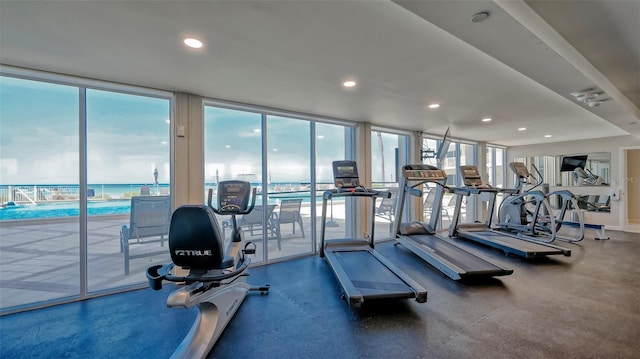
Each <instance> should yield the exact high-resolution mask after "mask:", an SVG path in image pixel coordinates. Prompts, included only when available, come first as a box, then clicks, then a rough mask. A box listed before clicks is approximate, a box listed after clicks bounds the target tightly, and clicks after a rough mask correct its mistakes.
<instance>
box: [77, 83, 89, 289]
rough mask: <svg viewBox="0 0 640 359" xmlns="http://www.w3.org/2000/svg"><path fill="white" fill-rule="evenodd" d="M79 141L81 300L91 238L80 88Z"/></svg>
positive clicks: (84, 107) (83, 92)
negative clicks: (88, 222)
mask: <svg viewBox="0 0 640 359" xmlns="http://www.w3.org/2000/svg"><path fill="white" fill-rule="evenodd" d="M78 104H79V107H80V108H79V111H78V112H79V115H78V117H79V118H78V129H79V131H78V140H79V141H80V143H79V146H80V147H79V154H80V158H79V162H80V166H79V168H78V171H79V172H78V177H79V182H80V186H79V187H80V190H79V198H78V202H79V203H80V233H79V234H80V248H79V250H80V298H85V297H86V296H87V292H88V286H89V276H88V273H87V270H88V265H87V261H88V258H87V256H88V253H89V251H88V243H87V242H88V241H87V238H88V236H89V232H88V225H87V220H88V216H87V89H86V88H85V87H80V88H79V89H78Z"/></svg>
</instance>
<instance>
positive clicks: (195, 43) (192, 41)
mask: <svg viewBox="0 0 640 359" xmlns="http://www.w3.org/2000/svg"><path fill="white" fill-rule="evenodd" d="M184 44H185V45H187V46H189V47H192V48H194V49H199V48H201V47H202V41H200V40H198V39H194V38H191V37H189V38H186V39H184Z"/></svg>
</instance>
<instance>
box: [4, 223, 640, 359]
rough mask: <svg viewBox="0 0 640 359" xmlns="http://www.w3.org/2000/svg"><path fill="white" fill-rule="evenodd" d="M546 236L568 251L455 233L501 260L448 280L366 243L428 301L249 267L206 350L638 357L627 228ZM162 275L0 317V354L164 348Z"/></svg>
mask: <svg viewBox="0 0 640 359" xmlns="http://www.w3.org/2000/svg"><path fill="white" fill-rule="evenodd" d="M607 234H608V235H610V236H611V240H600V241H596V240H594V239H593V238H592V237H591V238H586V239H585V240H584V241H583V242H581V243H579V244H566V243H558V244H559V245H562V246H565V247H567V248H570V249H571V250H572V256H571V257H564V256H550V257H548V258H542V259H535V260H524V259H520V258H517V257H507V256H505V255H504V254H503V253H502V252H500V251H498V250H495V249H492V248H488V247H483V246H481V245H478V244H474V243H470V242H466V241H458V242H459V243H460V245H461V246H463V247H465V248H468V249H471V250H473V251H475V252H477V253H479V254H481V255H483V256H484V257H486V258H489V259H491V260H492V261H494V262H496V263H498V264H500V265H502V266H504V267H508V268H512V269H514V273H513V274H512V275H510V276H505V277H497V278H492V279H485V280H477V281H474V282H456V281H452V280H450V279H449V278H448V277H446V276H444V275H443V274H441V273H440V272H439V271H437V270H435V269H433V268H431V267H430V266H429V265H427V264H426V263H425V262H423V261H422V260H421V259H419V258H418V257H417V256H415V255H414V254H412V253H411V252H409V251H408V250H406V249H405V248H403V247H402V246H394V244H393V242H387V243H382V244H380V245H378V246H377V250H378V251H379V252H380V253H382V254H383V255H384V256H386V257H387V258H389V259H390V260H391V261H393V262H394V263H395V264H396V265H397V266H398V267H400V268H401V269H402V270H403V271H405V272H406V273H407V274H409V275H410V276H411V277H413V278H414V279H415V280H416V281H418V282H419V283H420V284H421V285H423V286H424V287H426V288H427V290H428V292H429V293H428V301H427V302H426V303H417V302H415V301H414V300H387V301H379V302H369V303H366V304H367V305H365V306H364V307H363V308H360V309H350V308H349V307H348V306H347V304H346V302H345V301H344V300H342V299H341V295H340V294H341V289H340V287H339V285H338V282H337V281H336V280H335V278H334V276H333V273H332V271H331V269H330V268H329V266H328V265H327V263H325V262H324V260H323V259H321V258H319V257H317V256H314V257H308V258H302V259H297V260H293V261H288V262H283V263H278V264H273V265H269V266H262V267H255V268H251V269H250V270H249V272H250V273H251V276H250V277H249V280H248V281H249V282H250V283H251V284H255V285H259V284H265V283H269V284H270V285H271V291H270V293H269V294H268V295H259V294H250V295H249V296H248V297H247V298H246V300H245V301H244V303H243V305H242V306H241V307H240V309H239V310H238V312H237V313H236V315H235V317H234V318H233V320H232V321H231V322H230V324H229V326H228V327H227V329H226V330H225V332H224V333H223V334H222V336H221V337H220V339H219V341H218V343H216V345H215V346H214V348H213V350H212V351H211V352H210V355H209V357H211V358H640V299H639V294H640V234H632V233H623V232H615V231H607ZM173 289H175V287H174V286H173V285H166V286H165V287H164V288H163V289H162V290H161V291H157V292H156V291H152V290H151V289H145V290H139V291H134V292H128V293H123V294H117V295H111V296H106V297H102V298H96V299H92V300H88V301H85V302H79V303H72V304H65V305H60V306H56V307H51V308H45V309H40V310H35V311H30V312H24V313H18V314H13V315H8V316H4V317H2V318H0V332H1V342H0V357H2V358H168V357H169V356H170V355H171V354H172V352H173V350H174V349H175V348H176V347H177V345H178V344H179V343H180V341H181V340H182V338H183V337H184V335H185V334H186V333H187V332H188V330H189V328H190V326H191V324H192V323H193V321H194V320H195V318H196V314H197V312H196V309H195V308H190V309H175V308H172V309H169V308H167V307H166V305H165V304H166V298H167V295H168V294H169V293H170V292H171V291H172V290H173Z"/></svg>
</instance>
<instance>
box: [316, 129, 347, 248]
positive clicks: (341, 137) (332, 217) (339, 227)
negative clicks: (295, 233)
mask: <svg viewBox="0 0 640 359" xmlns="http://www.w3.org/2000/svg"><path fill="white" fill-rule="evenodd" d="M315 138H316V140H315V168H316V182H315V183H316V188H315V193H316V199H317V200H316V205H315V208H316V218H317V220H316V221H315V223H316V233H318V236H319V235H320V230H321V225H322V220H323V218H322V205H323V198H322V194H323V193H324V192H325V191H326V190H329V189H332V188H335V186H334V180H333V165H332V164H333V161H341V160H351V159H353V157H354V153H353V141H354V130H353V127H350V126H344V125H340V124H331V123H316V124H315ZM347 218H348V219H349V220H347ZM352 219H353V201H352V200H350V199H347V198H345V197H335V198H331V199H329V200H327V210H326V215H325V218H324V223H325V238H326V239H332V238H346V237H353V236H354V235H355V233H356V231H355V225H354V221H353V220H352ZM318 241H319V238H318Z"/></svg>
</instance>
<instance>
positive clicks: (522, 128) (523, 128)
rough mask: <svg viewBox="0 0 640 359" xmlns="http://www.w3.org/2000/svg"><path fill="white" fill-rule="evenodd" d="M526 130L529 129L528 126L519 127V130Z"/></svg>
mask: <svg viewBox="0 0 640 359" xmlns="http://www.w3.org/2000/svg"><path fill="white" fill-rule="evenodd" d="M526 130H527V128H526V127H520V128H519V129H518V131H526Z"/></svg>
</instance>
